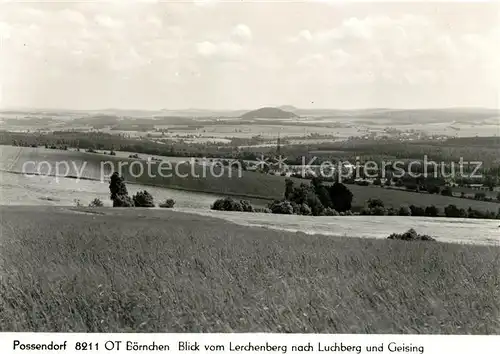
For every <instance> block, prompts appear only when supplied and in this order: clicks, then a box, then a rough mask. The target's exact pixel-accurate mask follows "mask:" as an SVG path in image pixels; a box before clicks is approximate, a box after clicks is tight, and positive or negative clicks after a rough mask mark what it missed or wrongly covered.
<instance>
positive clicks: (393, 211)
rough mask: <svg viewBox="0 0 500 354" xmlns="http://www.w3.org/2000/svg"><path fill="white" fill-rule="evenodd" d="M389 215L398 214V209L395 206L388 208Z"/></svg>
mask: <svg viewBox="0 0 500 354" xmlns="http://www.w3.org/2000/svg"><path fill="white" fill-rule="evenodd" d="M387 215H390V216H394V215H398V211H397V210H396V209H394V208H389V209H387Z"/></svg>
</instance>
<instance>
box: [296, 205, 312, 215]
mask: <svg viewBox="0 0 500 354" xmlns="http://www.w3.org/2000/svg"><path fill="white" fill-rule="evenodd" d="M299 212H300V215H312V210H311V208H310V207H309V205H307V204H305V203H303V204H301V205H300V210H299Z"/></svg>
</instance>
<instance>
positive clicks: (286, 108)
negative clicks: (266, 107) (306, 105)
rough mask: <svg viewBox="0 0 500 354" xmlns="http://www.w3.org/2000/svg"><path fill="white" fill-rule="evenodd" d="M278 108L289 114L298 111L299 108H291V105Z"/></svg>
mask: <svg viewBox="0 0 500 354" xmlns="http://www.w3.org/2000/svg"><path fill="white" fill-rule="evenodd" d="M276 108H278V109H282V110H284V111H287V112H295V111H297V110H298V108H297V107H295V106H291V105H283V106H278V107H276Z"/></svg>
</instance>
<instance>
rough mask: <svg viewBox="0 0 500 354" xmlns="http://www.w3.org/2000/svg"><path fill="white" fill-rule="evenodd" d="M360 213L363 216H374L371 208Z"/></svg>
mask: <svg viewBox="0 0 500 354" xmlns="http://www.w3.org/2000/svg"><path fill="white" fill-rule="evenodd" d="M359 213H360V214H361V215H372V210H371V209H370V208H363V209H361V211H360V212H359Z"/></svg>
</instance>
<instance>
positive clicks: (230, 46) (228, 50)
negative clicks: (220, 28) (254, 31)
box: [196, 41, 245, 60]
mask: <svg viewBox="0 0 500 354" xmlns="http://www.w3.org/2000/svg"><path fill="white" fill-rule="evenodd" d="M196 47H197V50H198V53H199V54H200V55H201V56H203V57H206V58H214V59H218V60H236V59H238V58H239V57H240V56H241V55H242V54H243V53H244V51H245V48H244V47H243V46H241V45H239V44H238V43H233V42H219V43H216V44H214V43H212V42H209V41H204V42H201V43H198V44H197V45H196Z"/></svg>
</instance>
